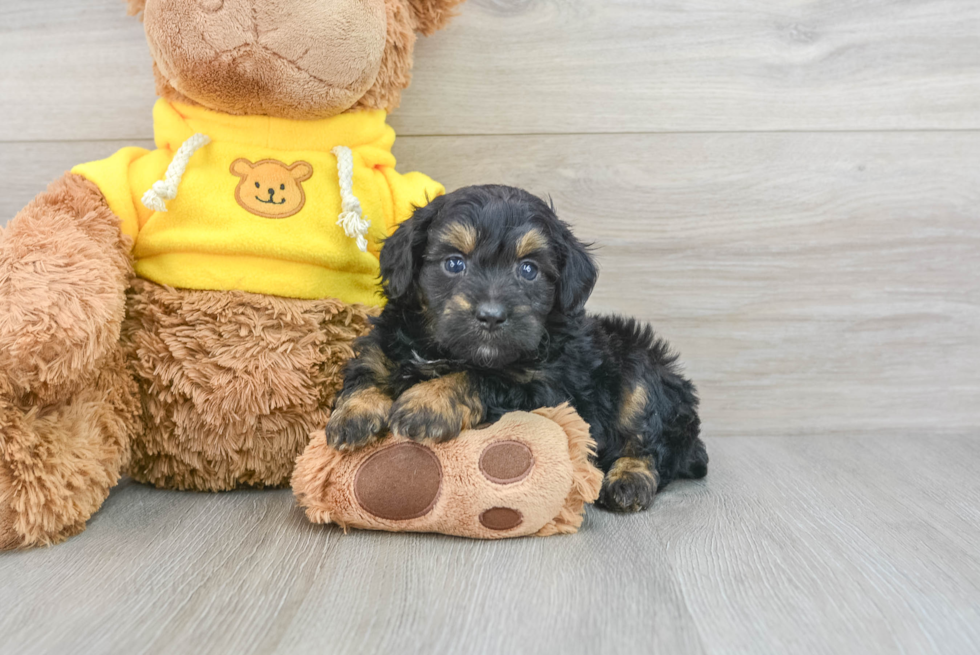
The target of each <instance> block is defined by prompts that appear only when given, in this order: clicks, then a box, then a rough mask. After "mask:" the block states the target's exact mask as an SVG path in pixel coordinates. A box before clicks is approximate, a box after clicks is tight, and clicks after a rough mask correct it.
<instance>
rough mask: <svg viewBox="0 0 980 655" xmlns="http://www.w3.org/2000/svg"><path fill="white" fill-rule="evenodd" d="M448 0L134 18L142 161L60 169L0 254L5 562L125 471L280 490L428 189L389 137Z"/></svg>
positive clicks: (310, 0)
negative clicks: (397, 232) (150, 146)
mask: <svg viewBox="0 0 980 655" xmlns="http://www.w3.org/2000/svg"><path fill="white" fill-rule="evenodd" d="M459 1H460V0H330V1H324V0H145V2H143V1H142V0H130V5H131V9H132V10H133V12H134V13H136V12H138V11H143V12H144V22H145V29H146V33H147V39H148V42H149V44H150V49H151V52H152V54H153V57H154V62H155V65H154V73H155V76H156V79H157V87H158V92H159V94H160V96H161V100H160V102H159V104H158V106H157V108H156V110H155V127H156V132H157V134H156V138H157V150H154V151H145V150H141V149H137V148H127V149H124V150H123V151H121V152H120V153H117V155H115V156H114V157H112V158H110V159H108V160H104V161H103V162H95V163H92V164H87V165H82V166H79V167H76V168H75V169H73V171H72V172H70V173H67V174H66V175H65V176H64V177H62V178H61V179H59V180H58V181H56V182H54V183H52V185H51V186H50V187H49V188H48V190H47V191H46V192H44V193H42V194H41V195H39V196H38V197H37V198H36V199H35V200H34V201H33V202H32V203H31V204H29V205H28V206H27V207H26V208H25V209H24V210H22V211H21V212H20V213H19V214H18V215H17V216H16V217H15V218H14V219H13V220H12V221H11V222H10V224H9V225H8V226H7V227H6V228H5V229H4V230H3V231H2V233H0V548H16V547H27V546H34V545H44V544H51V543H56V542H58V541H61V540H63V539H65V538H67V537H69V536H71V535H73V534H76V533H78V532H80V531H81V530H83V529H84V526H85V522H86V521H87V520H88V518H89V517H90V516H91V514H92V513H93V512H94V511H96V510H97V509H98V508H99V506H100V505H101V504H102V501H103V500H104V499H105V497H106V496H107V494H108V492H109V490H110V489H111V487H112V486H113V485H114V484H115V483H116V481H117V480H118V478H119V476H120V475H121V474H122V473H124V472H128V473H129V474H130V475H132V476H133V477H134V478H136V479H138V480H140V481H143V482H148V483H151V484H154V485H157V486H162V487H170V488H178V489H202V490H219V489H231V488H234V487H237V486H241V485H253V486H282V485H286V484H288V482H289V477H290V475H291V473H292V471H293V464H294V461H295V458H296V457H297V455H298V454H299V453H301V452H302V451H303V449H304V447H305V446H306V444H307V442H308V439H309V434H310V432H311V431H313V430H315V429H316V428H318V427H321V426H322V425H323V424H324V423H326V420H327V418H328V416H329V408H330V404H331V402H332V399H333V396H334V394H335V392H336V390H337V389H338V388H339V386H340V383H341V377H342V368H343V365H344V364H345V362H346V361H347V359H349V357H350V356H351V354H352V350H351V343H352V341H353V340H354V339H355V338H356V337H357V336H359V335H361V334H363V333H364V332H365V331H366V330H367V329H368V321H367V319H368V317H369V316H370V315H371V314H373V313H374V312H375V311H376V308H375V307H374V306H375V305H376V304H377V302H378V301H377V300H375V298H376V296H375V295H374V291H373V283H374V278H375V277H376V276H377V252H378V249H379V247H380V241H381V240H382V239H383V238H384V236H386V235H387V234H388V233H390V231H391V230H392V229H394V227H395V226H396V225H397V224H398V222H400V221H401V220H404V219H405V218H407V217H408V215H409V214H410V212H411V210H412V208H413V206H414V205H417V204H424V202H425V200H426V198H429V197H431V196H433V195H435V194H438V193H440V192H441V187H439V186H438V185H437V184H435V183H434V182H432V181H431V180H429V179H428V178H426V177H424V176H422V175H419V174H414V175H408V176H401V175H399V174H398V173H395V172H394V158H393V157H392V156H391V153H390V147H391V142H392V141H393V139H394V133H393V132H392V131H391V129H390V128H389V127H387V125H386V124H385V122H384V116H385V113H386V112H387V111H390V110H391V109H393V108H394V107H395V106H396V105H397V103H398V99H399V94H400V91H401V89H402V88H404V87H405V86H406V85H407V84H408V81H409V71H410V68H411V54H412V45H413V43H414V39H415V33H416V32H422V33H426V34H428V33H431V32H432V31H434V30H436V29H438V28H439V27H441V26H443V25H444V24H445V23H446V22H447V21H448V19H449V16H450V10H451V9H452V7H453V6H454V5H456V4H458V2H459ZM198 134H201V135H203V136H204V137H206V138H200V137H197V136H196V135H198ZM338 147H339V148H340V149H339V150H336V148H338ZM345 175H346V176H347V178H346V179H347V184H346V185H345V183H344V180H345ZM175 176H176V177H175ZM177 178H179V179H177ZM175 182H176V183H175ZM158 183H159V184H158ZM256 185H258V186H256ZM147 192H151V193H149V195H147ZM161 203H162V204H161Z"/></svg>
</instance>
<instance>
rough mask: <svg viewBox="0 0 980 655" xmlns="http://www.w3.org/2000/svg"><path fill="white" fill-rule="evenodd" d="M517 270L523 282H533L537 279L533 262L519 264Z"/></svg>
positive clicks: (536, 268)
mask: <svg viewBox="0 0 980 655" xmlns="http://www.w3.org/2000/svg"><path fill="white" fill-rule="evenodd" d="M517 270H518V272H519V273H520V274H521V277H522V278H524V279H525V280H533V279H534V278H536V277H538V266H537V264H535V263H534V262H521V265H520V267H519V268H518V269H517Z"/></svg>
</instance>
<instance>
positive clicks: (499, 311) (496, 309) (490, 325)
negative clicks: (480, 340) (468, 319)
mask: <svg viewBox="0 0 980 655" xmlns="http://www.w3.org/2000/svg"><path fill="white" fill-rule="evenodd" d="M474 316H476V320H477V321H479V322H480V327H482V328H483V329H484V330H487V331H488V332H493V331H494V330H496V329H497V328H499V327H501V326H502V325H503V324H504V323H506V322H507V310H506V309H505V308H504V306H503V305H502V304H500V303H496V302H483V303H480V304H479V305H477V306H476V311H475V312H474Z"/></svg>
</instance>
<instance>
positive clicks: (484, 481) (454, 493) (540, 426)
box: [293, 405, 602, 539]
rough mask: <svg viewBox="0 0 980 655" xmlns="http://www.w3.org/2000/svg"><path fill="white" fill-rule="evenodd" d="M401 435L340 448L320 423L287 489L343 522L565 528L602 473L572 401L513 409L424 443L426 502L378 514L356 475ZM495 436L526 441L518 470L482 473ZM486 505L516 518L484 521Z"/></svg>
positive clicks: (575, 520)
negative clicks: (399, 512)
mask: <svg viewBox="0 0 980 655" xmlns="http://www.w3.org/2000/svg"><path fill="white" fill-rule="evenodd" d="M405 441H407V438H406V437H401V436H393V437H391V438H388V439H385V440H383V441H380V442H378V443H375V444H374V445H372V446H369V447H367V448H363V449H360V450H357V451H354V452H344V451H341V450H337V449H335V448H332V447H330V446H328V445H327V443H326V439H325V438H324V433H323V432H322V431H320V432H319V433H318V434H314V435H312V438H311V441H310V445H309V447H308V448H307V449H306V452H305V453H304V454H303V456H302V457H301V458H300V459H299V460H298V461H297V463H296V473H295V474H294V475H293V491H294V493H295V494H296V497H297V500H298V501H299V503H300V505H301V506H303V507H305V508H306V514H307V516H308V517H309V519H310V520H311V521H313V522H315V523H334V524H337V525H339V526H340V527H342V528H344V530H346V529H347V528H349V527H354V528H362V529H369V530H389V531H394V532H441V533H445V534H452V535H457V536H463V537H474V538H479V539H501V538H505V537H519V536H527V535H538V536H548V535H553V534H568V533H573V532H576V531H577V530H578V528H579V526H580V525H581V524H582V516H583V510H584V507H585V504H586V503H591V502H593V501H594V500H595V499H596V496H597V495H598V493H599V487H600V485H601V482H602V473H601V472H600V471H599V470H598V469H596V468H595V467H594V466H593V465H592V464H591V463H590V461H589V459H590V457H591V456H592V455H593V454H594V453H595V442H594V441H593V440H592V439H591V438H590V437H589V427H588V425H587V424H586V423H585V422H584V421H583V420H582V419H581V418H580V417H579V416H578V414H576V413H575V411H574V410H573V409H571V407H569V406H568V405H563V406H560V407H555V408H544V409H539V410H536V411H535V412H533V413H531V414H526V413H522V412H513V413H510V414H508V415H507V416H505V417H504V418H503V419H502V420H501V421H499V422H498V423H496V424H494V425H491V426H489V427H485V428H482V429H477V430H472V431H470V432H464V433H463V434H462V435H461V437H460V438H459V439H455V440H450V441H446V442H443V443H440V444H430V445H428V446H427V448H429V449H430V452H431V453H433V454H434V455H435V457H436V459H437V460H438V462H439V466H440V468H441V483H440V485H439V487H438V491H437V493H436V496H435V499H434V500H433V501H432V504H431V506H430V507H429V508H427V509H426V510H424V514H422V515H421V516H418V517H413V518H408V519H400V520H398V519H389V518H382V517H380V516H377V515H375V514H372V513H371V512H370V511H369V510H368V509H367V508H365V507H364V506H363V503H362V502H360V501H359V499H358V496H357V493H356V479H357V476H358V473H359V472H360V471H361V470H363V468H364V464H365V462H366V461H368V460H369V459H370V458H371V457H372V456H373V455H375V454H376V453H379V452H382V451H384V450H385V449H388V448H390V447H391V446H392V445H394V444H399V443H403V442H405ZM501 442H510V443H518V444H523V445H525V446H526V447H527V448H528V449H529V451H530V453H531V455H532V457H533V463H532V464H531V468H530V472H529V473H527V474H526V475H525V477H522V478H520V479H518V480H515V481H508V482H503V483H501V482H497V481H494V480H491V479H489V478H488V477H487V476H486V475H484V474H482V473H481V466H480V461H481V454H482V453H484V452H485V451H486V449H487V448H488V446H491V445H493V444H499V443H501ZM391 474H392V475H397V473H396V472H395V471H392V472H391ZM388 493H391V494H401V493H404V488H403V487H401V486H392V487H391V488H390V489H388ZM493 508H505V510H510V511H511V512H515V513H516V514H517V515H518V516H519V517H520V523H519V524H518V525H516V526H514V527H512V528H508V529H493V528H490V527H488V526H487V525H485V524H484V523H483V522H481V520H480V519H481V516H482V515H483V514H484V512H486V511H487V510H492V509H493Z"/></svg>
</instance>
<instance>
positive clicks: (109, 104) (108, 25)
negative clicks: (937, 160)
mask: <svg viewBox="0 0 980 655" xmlns="http://www.w3.org/2000/svg"><path fill="white" fill-rule="evenodd" d="M8 4H11V5H12V6H11V7H9V8H5V13H4V17H5V19H4V21H3V24H2V26H0V97H3V98H4V102H3V105H2V107H0V141H11V140H66V139H88V140H95V139H114V138H126V139H130V140H133V139H145V138H149V137H150V112H149V108H150V106H151V104H152V102H153V83H152V79H151V75H150V59H149V55H148V54H147V48H146V45H145V43H144V39H143V34H142V30H141V29H140V26H139V23H137V22H136V21H135V20H134V19H131V18H127V17H126V16H125V15H124V12H123V11H122V2H121V0H88V1H87V2H85V3H78V2H74V1H72V0H35V1H34V2H30V3H19V4H16V6H14V4H12V3H8ZM978 34H980V4H978V3H976V2H973V1H971V0H928V1H925V0H918V1H915V2H908V1H905V0H883V1H881V2H875V3H854V2H848V1H846V0H801V1H799V2H792V3H772V2H765V1H763V0H746V1H744V2H731V1H730V0H684V1H683V2H682V1H680V0H672V1H670V2H638V1H636V0H562V1H561V2H552V1H548V0H522V1H520V2H500V1H499V0H470V1H469V2H468V3H466V4H465V5H463V7H462V12H461V15H460V16H459V18H458V20H457V21H456V22H455V23H454V24H452V25H451V26H450V27H449V28H448V29H447V30H446V31H445V32H442V33H440V34H438V35H435V36H433V37H431V38H429V39H427V40H423V41H422V43H421V44H420V46H419V49H418V54H417V58H416V69H415V82H414V84H413V86H412V87H411V88H410V89H409V90H408V92H407V94H406V95H405V98H404V102H403V105H402V107H401V108H400V109H399V111H398V112H397V114H396V115H395V116H394V118H393V123H394V125H395V126H396V129H397V130H398V131H399V133H401V134H404V135H431V134H524V133H568V132H575V133H582V132H589V133H592V132H649V131H657V132H664V131H746V130H749V131H760V130H868V129H874V130H879V129H901V130H908V129H964V128H969V129H977V128H980V48H977V38H978V36H977V35H978Z"/></svg>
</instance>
